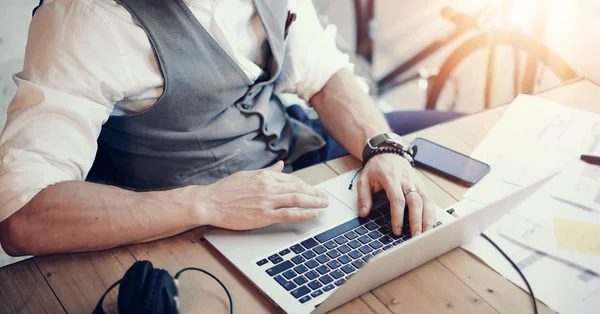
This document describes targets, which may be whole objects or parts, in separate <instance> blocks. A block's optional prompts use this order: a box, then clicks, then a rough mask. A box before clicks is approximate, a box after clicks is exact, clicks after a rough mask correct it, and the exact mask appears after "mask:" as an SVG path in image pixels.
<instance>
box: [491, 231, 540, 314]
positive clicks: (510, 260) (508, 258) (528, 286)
mask: <svg viewBox="0 0 600 314" xmlns="http://www.w3.org/2000/svg"><path fill="white" fill-rule="evenodd" d="M481 236H482V237H483V238H484V239H486V240H487V241H488V242H490V244H492V245H493V246H494V247H495V248H496V250H498V252H500V254H502V256H504V258H506V259H507V260H508V261H509V262H510V264H511V265H512V267H513V268H514V269H515V270H516V271H517V272H518V273H519V276H521V279H523V281H524V282H525V285H527V289H528V290H529V294H531V300H532V301H533V313H535V314H538V309H537V302H536V300H535V295H534V294H533V289H531V286H530V285H529V281H527V278H525V275H523V273H522V272H521V270H520V269H519V266H517V264H515V262H513V260H512V259H511V258H510V257H508V255H507V254H506V253H504V251H503V250H502V249H501V248H500V247H499V246H498V245H497V244H496V243H495V242H494V241H492V239H490V238H488V236H486V235H485V234H483V233H482V234H481Z"/></svg>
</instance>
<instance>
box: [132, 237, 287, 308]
mask: <svg viewBox="0 0 600 314" xmlns="http://www.w3.org/2000/svg"><path fill="white" fill-rule="evenodd" d="M204 230H206V228H197V229H195V230H191V231H188V232H186V233H183V234H180V235H178V236H175V237H171V238H167V239H163V240H160V241H154V242H149V243H144V244H138V245H133V246H130V247H129V250H130V252H131V253H132V254H133V255H134V256H135V258H136V259H137V260H150V261H151V262H152V264H153V265H154V267H158V268H163V269H165V270H167V271H168V272H169V273H170V274H171V275H175V273H176V272H177V271H179V270H180V269H182V268H185V267H199V268H202V269H204V270H206V271H208V272H210V273H212V274H213V275H215V276H216V277H217V278H219V279H220V280H221V281H222V282H223V284H224V285H225V286H226V287H227V288H228V290H229V292H230V293H231V296H232V298H233V303H234V311H237V312H243V313H279V312H280V310H279V309H277V308H276V307H275V305H274V304H272V303H271V302H270V301H269V299H268V298H266V297H265V296H264V295H263V294H262V293H261V292H260V291H259V290H258V289H257V288H256V287H255V286H254V285H252V283H251V282H250V281H249V280H248V279H246V278H245V277H244V276H243V275H242V274H241V273H240V272H239V271H238V270H237V269H236V268H235V266H233V265H232V264H231V263H230V262H229V261H228V260H227V259H226V258H225V257H223V256H222V255H221V254H220V253H219V252H218V251H217V250H216V249H214V248H212V246H210V245H209V244H208V242H207V241H206V240H204V238H203V231H204ZM179 295H180V302H181V312H182V313H195V311H197V310H198V309H202V311H203V312H205V313H215V314H217V313H229V303H228V300H227V296H226V294H225V292H224V291H223V289H222V288H221V287H220V286H219V285H218V283H216V282H215V281H214V280H213V279H212V278H210V277H208V276H206V275H204V274H201V273H198V272H189V273H186V274H185V275H182V277H181V278H180V281H179Z"/></svg>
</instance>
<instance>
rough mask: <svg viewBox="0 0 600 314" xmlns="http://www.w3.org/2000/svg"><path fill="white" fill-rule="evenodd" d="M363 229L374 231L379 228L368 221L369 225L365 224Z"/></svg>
mask: <svg viewBox="0 0 600 314" xmlns="http://www.w3.org/2000/svg"><path fill="white" fill-rule="evenodd" d="M365 228H367V229H369V230H375V229H377V228H379V226H378V225H377V224H376V223H374V222H372V221H370V222H369V223H367V224H366V225H365Z"/></svg>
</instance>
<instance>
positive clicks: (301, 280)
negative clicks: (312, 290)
mask: <svg viewBox="0 0 600 314" xmlns="http://www.w3.org/2000/svg"><path fill="white" fill-rule="evenodd" d="M294 282H295V283H296V284H297V285H299V286H301V285H303V284H305V283H307V282H308V280H307V279H306V277H304V276H298V277H296V278H294Z"/></svg>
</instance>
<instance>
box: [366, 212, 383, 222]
mask: <svg viewBox="0 0 600 314" xmlns="http://www.w3.org/2000/svg"><path fill="white" fill-rule="evenodd" d="M381 216H382V214H381V213H380V212H379V211H376V210H372V211H370V212H369V216H367V217H369V219H372V220H375V219H377V218H379V217H381Z"/></svg>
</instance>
